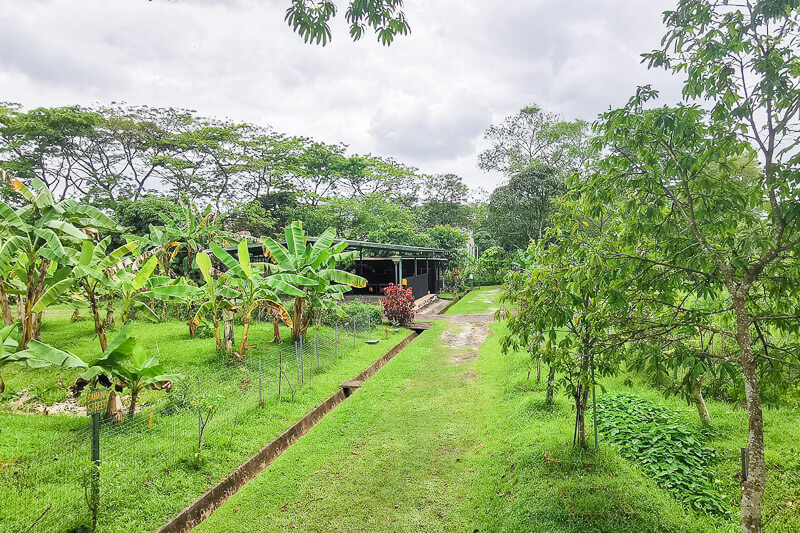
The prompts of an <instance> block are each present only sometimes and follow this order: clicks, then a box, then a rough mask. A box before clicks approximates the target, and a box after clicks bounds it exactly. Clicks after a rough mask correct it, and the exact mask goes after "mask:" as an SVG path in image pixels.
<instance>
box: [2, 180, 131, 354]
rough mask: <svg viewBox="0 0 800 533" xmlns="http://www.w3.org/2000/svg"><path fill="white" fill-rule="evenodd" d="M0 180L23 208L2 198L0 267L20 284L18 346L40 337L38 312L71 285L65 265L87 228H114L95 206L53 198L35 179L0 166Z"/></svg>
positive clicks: (91, 230) (86, 232) (79, 244)
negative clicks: (29, 180) (19, 177)
mask: <svg viewBox="0 0 800 533" xmlns="http://www.w3.org/2000/svg"><path fill="white" fill-rule="evenodd" d="M2 178H3V181H7V183H8V184H9V186H10V187H11V189H12V190H13V191H14V193H16V194H17V195H19V196H20V197H22V198H23V199H24V200H25V204H24V205H23V207H20V208H18V209H16V210H15V209H12V208H11V207H10V206H9V205H8V204H6V203H5V202H0V234H1V235H2V236H3V243H2V248H0V272H8V271H10V270H11V269H12V267H13V271H14V276H15V277H16V278H17V280H18V281H19V283H20V285H21V291H20V297H21V298H22V299H23V303H24V306H23V307H24V311H23V316H22V317H21V320H22V340H21V342H20V345H21V346H22V348H25V347H27V345H28V342H29V341H30V339H32V338H35V337H37V336H39V315H38V313H40V312H41V311H43V310H44V309H45V308H47V307H48V306H50V305H52V304H53V303H55V302H56V301H57V300H58V299H59V298H60V297H61V296H62V295H64V294H65V293H66V292H67V291H68V290H69V288H70V287H71V286H72V283H73V281H74V279H73V278H72V277H71V274H72V272H71V269H70V268H69V267H67V266H62V267H61V268H57V265H59V264H60V265H68V264H70V263H71V261H72V258H73V257H74V256H75V255H76V254H77V253H78V251H77V250H78V249H80V248H81V246H82V245H83V244H84V243H88V242H90V239H89V235H88V233H89V232H94V233H97V231H98V229H116V224H115V223H114V221H113V220H111V219H110V218H109V217H108V216H106V215H105V214H103V213H102V212H101V211H100V210H98V209H97V208H94V207H91V206H87V205H82V204H79V203H78V202H76V201H74V200H63V201H61V202H57V201H56V200H55V198H54V197H53V194H52V192H51V191H50V190H49V189H48V188H47V187H46V186H45V185H44V183H42V182H41V181H40V180H38V179H34V180H33V182H32V185H33V189H32V190H31V189H29V188H28V187H26V186H25V185H24V184H23V183H22V182H20V181H19V180H17V179H16V178H14V177H13V176H11V175H10V174H8V173H6V172H5V171H2Z"/></svg>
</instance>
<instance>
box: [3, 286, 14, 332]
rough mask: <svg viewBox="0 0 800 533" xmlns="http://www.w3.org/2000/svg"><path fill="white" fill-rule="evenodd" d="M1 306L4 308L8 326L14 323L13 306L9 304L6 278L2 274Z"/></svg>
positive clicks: (4, 316)
mask: <svg viewBox="0 0 800 533" xmlns="http://www.w3.org/2000/svg"><path fill="white" fill-rule="evenodd" d="M0 306H2V308H3V323H5V325H6V326H10V325H11V324H13V323H14V317H13V316H12V315H11V307H10V306H9V305H8V293H7V292H6V280H5V279H4V278H3V277H2V276H0Z"/></svg>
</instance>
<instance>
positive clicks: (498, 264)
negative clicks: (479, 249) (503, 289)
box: [476, 246, 511, 285]
mask: <svg viewBox="0 0 800 533" xmlns="http://www.w3.org/2000/svg"><path fill="white" fill-rule="evenodd" d="M510 266H511V265H510V260H509V258H508V254H506V252H505V250H503V249H502V248H500V247H498V246H493V247H492V248H489V249H487V250H484V251H483V253H481V255H480V257H479V258H478V263H477V265H476V270H477V278H478V280H479V281H480V283H481V284H487V285H498V284H500V283H503V280H505V278H506V275H507V274H508V270H509V268H510Z"/></svg>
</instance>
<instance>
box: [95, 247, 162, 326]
mask: <svg viewBox="0 0 800 533" xmlns="http://www.w3.org/2000/svg"><path fill="white" fill-rule="evenodd" d="M157 265H158V258H157V257H156V256H150V258H149V259H148V260H147V261H145V262H144V264H143V265H141V267H140V268H139V270H138V271H134V270H133V263H131V264H129V265H125V266H120V267H119V268H117V269H112V271H111V272H109V276H108V280H107V281H108V283H107V288H108V295H109V299H112V298H118V299H119V302H120V305H119V310H120V313H121V320H122V325H123V326H124V325H125V324H127V323H128V320H129V319H130V316H131V310H132V309H137V310H139V311H142V312H143V313H144V315H145V316H146V317H147V318H149V319H151V320H158V316H157V315H156V314H155V312H154V311H153V309H152V308H151V307H150V305H149V303H148V301H147V299H148V297H147V292H148V290H149V289H150V288H152V284H150V283H149V282H150V281H151V280H153V279H154V278H152V277H151V276H152V275H153V272H154V271H155V269H156V266H157ZM164 281H166V280H164Z"/></svg>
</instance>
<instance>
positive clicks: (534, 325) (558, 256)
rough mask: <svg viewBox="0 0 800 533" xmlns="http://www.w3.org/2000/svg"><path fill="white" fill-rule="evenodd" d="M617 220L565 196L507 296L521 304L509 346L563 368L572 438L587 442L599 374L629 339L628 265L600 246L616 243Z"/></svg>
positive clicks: (608, 371) (615, 361) (614, 363)
mask: <svg viewBox="0 0 800 533" xmlns="http://www.w3.org/2000/svg"><path fill="white" fill-rule="evenodd" d="M612 223H613V220H612V219H611V217H609V216H601V217H589V216H586V215H585V214H584V211H583V210H582V209H581V208H580V205H579V203H578V200H577V199H575V198H571V199H569V200H568V201H563V202H560V203H559V214H558V215H557V217H556V218H555V219H554V225H553V228H552V230H551V232H550V233H549V234H548V241H550V242H548V243H546V242H545V241H538V242H536V243H535V244H532V245H531V248H530V251H531V252H532V253H531V256H530V259H531V261H530V263H529V264H528V265H527V268H526V270H525V273H524V276H523V278H522V279H521V280H519V279H518V280H512V283H510V284H508V285H507V286H506V289H507V292H506V293H505V294H504V297H503V298H504V300H505V301H508V302H512V303H513V304H514V305H515V306H517V307H518V310H519V311H518V313H516V314H512V315H511V316H509V317H508V333H507V334H506V335H505V336H504V338H503V340H502V347H503V350H504V351H509V350H511V349H515V350H518V349H525V350H531V351H532V355H534V356H535V355H537V354H539V355H541V356H542V360H544V361H545V362H548V363H549V364H550V375H551V376H554V375H555V374H556V373H558V375H559V376H560V378H561V384H562V385H563V386H564V388H565V390H566V391H567V392H568V393H569V394H570V395H571V396H572V398H573V400H574V402H575V432H574V440H573V444H574V445H577V446H579V447H581V448H586V447H587V443H586V423H585V415H586V411H587V408H588V400H589V393H590V391H591V390H592V387H594V386H595V379H596V376H606V375H612V374H614V373H615V372H616V371H617V369H618V365H619V361H620V358H621V356H620V355H619V352H620V348H621V347H622V346H623V345H624V344H625V342H627V339H626V338H624V337H623V336H619V335H617V333H616V332H617V323H618V322H622V321H624V320H625V319H626V317H627V315H628V304H627V301H626V300H625V298H624V295H623V290H624V284H625V270H624V266H625V265H624V264H623V263H619V262H611V261H607V260H605V259H604V258H603V255H602V250H603V249H604V246H602V245H600V243H605V244H606V245H607V247H609V248H613V241H612V240H611V238H610V235H611V233H612V232H611V231H610V226H611V224H612ZM587 243H593V246H587ZM552 379H553V378H552V377H549V378H548V382H550V381H551V380H552ZM548 386H549V387H548V388H550V383H548ZM548 396H549V397H551V396H550V394H548Z"/></svg>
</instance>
